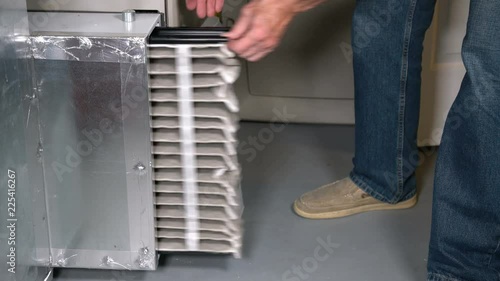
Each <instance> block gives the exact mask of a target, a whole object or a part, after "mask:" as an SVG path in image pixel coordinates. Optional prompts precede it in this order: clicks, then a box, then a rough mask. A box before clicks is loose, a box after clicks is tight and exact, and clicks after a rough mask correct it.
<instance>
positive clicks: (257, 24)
mask: <svg viewBox="0 0 500 281" xmlns="http://www.w3.org/2000/svg"><path fill="white" fill-rule="evenodd" d="M323 1H324V0H253V1H252V2H250V3H249V4H248V5H247V6H245V7H244V8H243V9H242V11H241V14H240V18H239V19H238V22H237V23H236V25H235V26H234V28H233V29H232V30H231V31H230V32H229V33H227V34H226V37H227V38H228V39H229V44H228V45H229V48H230V49H231V50H233V51H234V52H236V53H237V54H238V55H239V56H240V57H242V58H245V59H247V60H249V61H257V60H259V59H261V58H263V57H264V56H266V55H267V54H269V53H270V52H272V51H273V50H274V49H275V48H276V47H277V46H278V44H279V43H280V41H281V39H282V37H283V34H284V33H285V31H286V29H287V27H288V25H289V24H290V22H291V21H292V19H293V18H294V16H295V15H296V14H298V13H299V12H302V11H305V10H308V9H310V8H313V7H315V6H316V5H318V4H319V3H321V2H323Z"/></svg>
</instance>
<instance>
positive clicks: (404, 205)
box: [293, 195, 418, 220]
mask: <svg viewBox="0 0 500 281" xmlns="http://www.w3.org/2000/svg"><path fill="white" fill-rule="evenodd" d="M417 201H418V199H417V196H416V195H415V196H414V197H412V198H411V199H408V200H406V201H403V202H401V203H398V204H394V205H391V204H387V203H380V204H373V205H364V206H358V207H355V208H352V209H346V210H340V211H331V212H323V213H309V212H305V211H303V210H300V209H299V208H298V207H297V203H296V202H295V203H294V204H293V210H294V211H295V213H297V215H299V216H301V217H303V218H307V219H316V220H319V219H337V218H343V217H347V216H352V215H356V214H360V213H365V212H371V211H383V210H403V209H409V208H412V207H413V206H415V205H416V204H417Z"/></svg>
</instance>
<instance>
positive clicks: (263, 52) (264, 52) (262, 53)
mask: <svg viewBox="0 0 500 281" xmlns="http://www.w3.org/2000/svg"><path fill="white" fill-rule="evenodd" d="M273 50H274V49H263V50H261V51H260V52H259V53H256V54H255V55H253V56H251V57H249V58H248V59H247V60H248V61H251V62H255V61H258V60H260V59H261V58H263V57H265V56H267V55H268V54H269V53H271V52H272V51H273Z"/></svg>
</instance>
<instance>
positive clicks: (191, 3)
mask: <svg viewBox="0 0 500 281" xmlns="http://www.w3.org/2000/svg"><path fill="white" fill-rule="evenodd" d="M197 2H198V0H186V7H187V8H188V10H190V11H192V10H194V9H196V4H197Z"/></svg>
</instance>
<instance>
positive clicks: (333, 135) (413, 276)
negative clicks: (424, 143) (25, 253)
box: [55, 123, 435, 281]
mask: <svg viewBox="0 0 500 281" xmlns="http://www.w3.org/2000/svg"><path fill="white" fill-rule="evenodd" d="M266 128H270V127H269V124H266V123H243V124H242V128H241V131H240V141H241V142H244V141H246V142H249V138H252V137H255V138H257V139H259V134H261V137H262V140H264V141H267V142H269V143H268V144H263V143H262V142H261V143H260V144H259V145H258V149H255V151H256V154H255V155H254V154H253V152H251V149H250V147H251V146H250V145H248V146H246V147H244V148H243V150H241V151H242V155H241V159H240V161H241V162H242V165H243V185H242V187H243V190H244V200H245V205H246V208H245V213H244V220H245V240H244V245H245V247H244V251H243V258H242V259H240V260H236V259H234V258H233V257H231V256H217V255H188V254H172V255H168V256H164V257H162V259H161V260H160V268H159V269H158V271H156V272H147V273H144V272H109V271H99V270H73V269H64V270H58V271H57V272H56V274H55V280H57V281H77V280H85V281H102V280H116V281H119V280H120V281H121V280H123V281H129V280H130V281H131V280H139V281H160V280H162V281H163V280H172V281H212V280H213V281H215V280H217V281H226V280H227V281H236V280H241V281H275V280H276V281H299V280H311V281H316V280H317V281H323V280H335V281H365V280H366V281H413V280H415V281H417V280H420V281H421V280H425V277H426V263H427V244H428V240H429V231H430V219H431V201H432V179H433V174H434V162H435V156H431V157H428V158H427V159H426V161H424V163H423V165H422V166H421V167H420V168H419V171H418V179H419V189H420V190H421V191H420V201H419V204H418V205H417V206H416V207H415V208H413V209H410V210H403V211H382V212H374V213H367V214H361V215H356V216H352V217H348V218H343V219H338V220H321V221H312V220H305V219H302V218H299V217H298V216H296V215H295V214H294V213H293V211H292V209H291V206H292V202H293V201H294V200H295V199H296V198H297V197H298V196H300V195H301V194H302V193H304V192H306V191H309V190H311V189H313V188H315V187H318V186H320V185H323V184H325V183H329V182H332V181H335V180H338V179H341V178H343V177H345V176H347V175H348V173H349V171H350V170H351V168H352V157H353V152H354V128H353V127H350V126H332V125H287V126H286V128H285V129H284V130H283V131H282V132H279V133H275V134H274V137H273V139H272V140H270V139H269V136H268V135H266V132H267V133H269V130H266ZM262 134H264V135H262ZM253 156H255V157H253ZM320 240H323V241H325V242H326V241H328V240H330V242H331V243H334V244H335V247H334V248H333V250H332V251H331V252H327V251H326V250H324V249H321V250H320V252H319V256H317V257H320V258H319V259H318V258H314V257H315V255H314V253H315V251H317V250H316V249H318V248H319V247H321V244H322V243H321V242H318V241H320Z"/></svg>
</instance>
